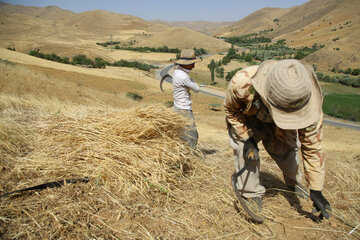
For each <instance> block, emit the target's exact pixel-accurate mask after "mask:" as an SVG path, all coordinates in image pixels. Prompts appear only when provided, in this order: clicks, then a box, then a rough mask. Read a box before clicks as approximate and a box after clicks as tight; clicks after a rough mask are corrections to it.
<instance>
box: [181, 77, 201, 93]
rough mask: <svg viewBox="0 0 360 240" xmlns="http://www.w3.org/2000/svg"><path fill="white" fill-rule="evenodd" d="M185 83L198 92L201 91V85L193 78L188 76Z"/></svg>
mask: <svg viewBox="0 0 360 240" xmlns="http://www.w3.org/2000/svg"><path fill="white" fill-rule="evenodd" d="M184 85H185V86H186V87H188V88H190V89H191V90H193V91H194V92H196V93H197V92H199V91H200V87H199V85H198V84H197V83H196V82H195V81H194V80H193V79H191V78H186V79H185V80H184Z"/></svg>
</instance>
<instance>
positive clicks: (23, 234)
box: [0, 105, 204, 239]
mask: <svg viewBox="0 0 360 240" xmlns="http://www.w3.org/2000/svg"><path fill="white" fill-rule="evenodd" d="M184 124H186V120H185V119H184V118H183V117H182V116H180V115H179V114H177V113H174V112H172V110H171V109H167V108H165V107H162V106H159V105H155V106H154V105H153V106H148V107H140V108H136V109H130V110H126V111H120V110H116V109H105V110H104V109H103V110H99V109H96V110H91V111H89V110H88V111H87V112H86V113H84V112H82V113H78V114H75V116H66V115H64V114H54V115H52V116H48V117H45V118H42V119H41V120H39V121H37V123H36V130H35V137H34V140H33V143H32V144H31V148H32V149H33V150H32V151H31V152H30V153H29V154H27V156H24V157H19V158H17V159H16V160H14V161H16V163H14V164H12V166H13V169H11V171H9V172H7V174H6V176H2V177H1V179H2V183H1V187H2V191H1V192H0V194H3V193H4V192H8V191H12V190H16V189H19V188H24V187H29V186H34V185H36V184H41V183H44V182H49V181H55V180H62V179H69V178H84V177H89V178H90V179H91V180H90V182H89V183H76V184H69V185H66V186H64V187H62V188H55V189H46V190H43V191H40V192H27V193H22V194H18V195H13V196H12V197H5V198H2V199H0V236H3V237H4V238H13V237H15V238H27V239H31V238H39V237H41V238H43V237H45V238H48V237H49V236H51V237H53V238H66V239H77V238H79V237H80V236H81V237H80V238H82V239H84V238H94V237H95V238H106V239H108V238H123V237H124V236H126V237H127V238H134V237H140V236H143V235H141V234H140V235H139V231H138V230H136V229H138V228H140V229H141V228H142V224H141V222H143V224H145V225H147V226H148V227H149V226H151V225H152V224H154V229H156V223H155V222H153V223H152V222H151V221H150V220H149V219H148V217H147V213H146V211H145V212H144V211H143V210H142V209H143V208H144V207H145V208H146V209H147V208H148V207H149V205H163V206H164V205H166V203H167V202H168V201H169V198H172V197H173V196H174V195H173V194H174V193H175V192H176V190H177V189H181V188H182V187H184V186H186V185H189V184H191V177H192V174H193V173H194V171H195V170H196V169H197V168H204V166H202V165H201V164H200V162H199V159H197V157H196V156H195V155H194V152H193V151H192V150H191V149H190V148H188V147H187V146H186V145H185V144H184V143H183V142H182V141H181V140H180V136H181V133H182V128H183V126H184ZM14 179H16V180H17V181H18V182H14ZM8 180H9V181H8ZM133 218H139V221H137V222H138V225H136V226H129V223H130V222H131V221H127V220H129V219H133ZM156 218H157V219H158V221H160V222H161V221H162V220H161V216H157V217H156ZM154 229H152V230H153V231H154ZM155 231H156V230H155ZM159 231H160V232H161V230H159Z"/></svg>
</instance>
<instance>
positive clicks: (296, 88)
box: [224, 60, 331, 218]
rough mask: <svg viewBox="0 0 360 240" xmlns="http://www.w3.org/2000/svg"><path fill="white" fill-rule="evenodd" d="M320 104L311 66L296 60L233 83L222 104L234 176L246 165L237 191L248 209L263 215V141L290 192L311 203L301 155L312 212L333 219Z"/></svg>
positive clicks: (240, 75) (250, 72)
mask: <svg viewBox="0 0 360 240" xmlns="http://www.w3.org/2000/svg"><path fill="white" fill-rule="evenodd" d="M322 101H323V96H322V92H321V89H320V86H319V83H318V81H317V79H316V76H315V73H314V71H313V69H312V67H311V66H310V65H309V64H306V63H303V62H300V61H297V60H282V61H275V60H269V61H265V62H263V63H262V64H261V65H260V66H250V67H247V68H245V69H243V70H240V71H238V72H237V73H236V74H235V76H234V77H233V78H232V79H231V82H230V84H229V86H228V89H227V93H226V98H225V101H224V107H225V114H226V122H227V126H228V133H229V137H230V145H231V147H232V148H233V150H234V160H235V168H236V172H239V171H240V170H241V169H243V168H244V166H245V168H244V172H243V173H242V174H241V175H240V176H238V177H237V179H236V180H237V181H236V182H237V184H236V186H234V187H236V189H237V190H238V191H239V192H241V196H242V200H244V202H245V203H246V204H247V205H249V207H251V208H253V207H254V206H255V207H256V208H257V211H258V212H260V211H261V207H262V196H263V195H264V194H265V188H264V186H263V185H262V184H261V183H260V179H259V174H260V170H259V168H260V161H259V155H258V147H257V143H258V142H259V141H262V143H263V145H264V147H265V149H266V151H267V152H268V153H269V155H270V156H271V157H272V158H273V159H274V160H275V161H276V163H277V165H278V166H279V167H280V169H281V170H282V172H283V176H284V181H285V184H286V186H287V188H288V189H289V190H291V191H294V192H295V193H296V194H297V195H298V196H299V197H302V198H307V197H308V192H307V190H306V188H304V187H303V186H302V185H301V180H302V175H301V172H300V168H299V155H300V154H301V156H302V159H303V162H304V172H305V180H306V182H307V184H308V186H309V188H310V198H311V200H312V201H313V202H314V210H316V211H321V214H322V215H323V216H324V217H325V218H329V217H330V213H329V211H331V208H330V204H329V202H328V201H327V200H326V198H325V197H324V196H323V194H322V190H323V185H324V177H325V162H324V154H323V148H322V138H323V129H322V122H323V112H322ZM248 161H249V162H248ZM246 163H247V164H246ZM235 176H236V175H235ZM237 190H235V191H237Z"/></svg>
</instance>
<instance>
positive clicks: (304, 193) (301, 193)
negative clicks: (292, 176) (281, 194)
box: [286, 184, 310, 200]
mask: <svg viewBox="0 0 360 240" xmlns="http://www.w3.org/2000/svg"><path fill="white" fill-rule="evenodd" d="M286 188H287V189H288V190H289V191H291V192H294V193H295V194H296V195H297V196H298V197H299V198H302V199H304V200H307V199H309V197H310V195H309V192H308V190H307V189H306V188H305V187H304V186H303V185H301V184H296V185H295V186H294V187H290V186H286Z"/></svg>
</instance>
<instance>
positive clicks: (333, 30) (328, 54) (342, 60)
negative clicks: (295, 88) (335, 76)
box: [216, 0, 360, 70]
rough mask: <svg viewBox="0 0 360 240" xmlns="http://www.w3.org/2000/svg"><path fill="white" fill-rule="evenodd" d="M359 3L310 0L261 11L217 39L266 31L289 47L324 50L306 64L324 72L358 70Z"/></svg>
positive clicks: (224, 32) (246, 18) (359, 51)
mask: <svg viewBox="0 0 360 240" xmlns="http://www.w3.org/2000/svg"><path fill="white" fill-rule="evenodd" d="M359 12H360V1H358V0H329V1H328V0H311V1H309V2H307V3H305V4H303V5H301V6H296V7H292V8H290V9H271V8H264V9H260V10H258V11H256V12H254V13H252V14H250V15H249V16H247V17H245V18H243V19H242V20H240V21H238V22H236V23H235V24H233V25H231V26H229V27H228V28H226V30H225V31H220V32H218V33H216V36H220V37H231V36H240V35H244V34H250V33H259V32H260V31H264V30H269V29H270V30H271V29H272V31H268V32H267V33H266V34H263V35H265V36H266V37H270V38H273V39H274V41H277V40H279V39H286V43H287V45H288V46H290V47H301V46H308V47H311V46H313V45H314V44H315V43H316V44H317V45H318V46H319V45H325V47H324V48H323V49H321V50H319V51H317V52H315V53H313V54H312V55H310V56H308V57H307V58H306V59H305V60H306V61H308V62H310V63H312V64H316V65H317V66H319V67H320V68H322V69H324V70H329V69H331V68H333V67H339V68H348V67H352V68H355V67H359V65H360V59H359V57H358V56H359V53H360V44H359V43H360V42H359V39H360V31H359V29H360V15H359Z"/></svg>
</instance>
